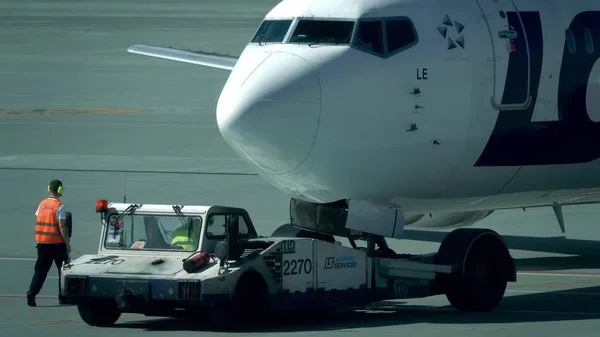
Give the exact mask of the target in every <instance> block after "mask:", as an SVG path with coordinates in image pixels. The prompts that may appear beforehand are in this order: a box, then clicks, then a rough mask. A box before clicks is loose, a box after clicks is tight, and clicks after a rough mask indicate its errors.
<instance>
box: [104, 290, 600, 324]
mask: <svg viewBox="0 0 600 337" xmlns="http://www.w3.org/2000/svg"><path fill="white" fill-rule="evenodd" d="M592 295H595V296H592ZM596 296H600V286H599V287H587V288H579V289H572V290H568V291H551V292H545V293H533V294H524V295H513V296H511V294H510V293H507V296H506V297H505V298H504V299H503V301H502V303H501V304H500V306H499V307H498V308H497V309H496V310H495V311H492V312H487V313H463V312H459V311H457V310H455V309H453V308H452V307H451V306H449V305H448V306H444V307H429V306H416V305H407V304H406V302H399V301H386V302H380V303H378V304H376V305H374V306H373V310H372V311H366V310H344V311H336V312H329V313H325V314H323V313H319V314H311V315H306V314H302V315H299V314H293V313H287V314H281V313H279V314H268V315H267V316H268V317H269V318H268V320H267V321H266V322H260V323H257V324H253V325H252V326H248V327H245V328H243V329H239V330H235V331H230V332H239V333H247V332H263V333H267V332H274V333H275V332H295V331H315V332H316V331H335V330H343V329H360V328H376V327H387V326H389V327H391V326H402V325H409V324H422V323H432V324H453V325H456V324H493V323H531V322H556V321H567V320H571V321H572V320H589V319H600V309H598V307H597V304H596V300H597V298H596ZM444 300H445V297H444ZM114 328H115V329H118V328H129V329H139V330H143V331H214V330H213V329H212V328H211V327H210V325H209V324H208V323H206V322H203V320H202V318H201V317H193V318H192V319H173V318H156V319H152V320H144V321H126V322H122V323H119V322H117V323H116V325H115V326H114Z"/></svg>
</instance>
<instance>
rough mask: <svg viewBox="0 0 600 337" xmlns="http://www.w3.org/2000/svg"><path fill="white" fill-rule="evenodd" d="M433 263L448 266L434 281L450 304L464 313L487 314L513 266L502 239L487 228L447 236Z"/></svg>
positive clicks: (513, 277)
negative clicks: (450, 270)
mask: <svg viewBox="0 0 600 337" xmlns="http://www.w3.org/2000/svg"><path fill="white" fill-rule="evenodd" d="M436 263H439V264H445V265H452V266H453V268H455V270H453V272H452V273H451V274H439V275H438V278H437V281H438V284H439V286H440V287H441V289H442V293H444V294H446V297H447V298H448V301H450V304H452V306H453V307H454V308H456V309H458V310H461V311H467V312H474V311H475V312H483V311H490V310H492V309H494V308H496V307H497V306H498V304H500V301H502V298H503V296H504V292H505V291H506V286H507V283H508V282H512V281H516V267H515V263H514V260H513V258H512V257H511V256H510V253H509V251H508V248H507V247H506V245H505V243H504V241H503V240H502V238H501V237H500V236H499V235H498V234H497V233H496V232H494V231H492V230H489V229H476V228H461V229H457V230H454V231H452V232H451V233H449V234H448V235H447V236H446V238H445V239H444V241H443V242H442V245H441V246H440V249H439V250H438V253H437V256H436Z"/></svg>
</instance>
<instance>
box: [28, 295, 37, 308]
mask: <svg viewBox="0 0 600 337" xmlns="http://www.w3.org/2000/svg"><path fill="white" fill-rule="evenodd" d="M27 305H28V306H30V307H35V306H36V305H37V304H36V303H35V296H34V295H31V294H30V293H27Z"/></svg>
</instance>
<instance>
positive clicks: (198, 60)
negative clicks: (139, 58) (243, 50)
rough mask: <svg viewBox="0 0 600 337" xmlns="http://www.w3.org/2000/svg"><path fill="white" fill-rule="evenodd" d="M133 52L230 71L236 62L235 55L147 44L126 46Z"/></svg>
mask: <svg viewBox="0 0 600 337" xmlns="http://www.w3.org/2000/svg"><path fill="white" fill-rule="evenodd" d="M127 51H128V52H130V53H133V54H140V55H146V56H152V57H157V58H162V59H167V60H172V61H178V62H186V63H192V64H197V65H201V66H205V67H211V68H217V69H223V70H229V71H231V70H232V69H233V67H234V66H235V63H236V62H237V57H234V56H231V55H219V54H215V53H206V52H196V51H187V50H180V49H173V48H165V47H157V46H147V45H142V44H137V45H134V46H131V47H129V48H127Z"/></svg>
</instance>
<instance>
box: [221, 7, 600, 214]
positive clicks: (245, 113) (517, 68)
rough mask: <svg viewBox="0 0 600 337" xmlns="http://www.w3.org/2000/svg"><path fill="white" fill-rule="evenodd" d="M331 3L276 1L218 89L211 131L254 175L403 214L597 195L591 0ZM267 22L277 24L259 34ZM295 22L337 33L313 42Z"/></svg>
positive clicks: (599, 126)
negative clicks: (324, 25) (362, 41)
mask: <svg viewBox="0 0 600 337" xmlns="http://www.w3.org/2000/svg"><path fill="white" fill-rule="evenodd" d="M334 3H335V4H333V3H327V2H323V1H308V2H302V4H301V3H300V2H299V1H284V2H282V3H280V4H279V5H278V6H277V7H275V8H274V9H273V10H272V11H271V12H270V13H269V14H268V15H267V16H266V17H265V22H263V26H261V28H259V31H258V32H257V36H255V38H254V40H253V42H251V43H250V44H249V45H248V46H247V47H246V49H245V50H244V52H243V53H242V55H241V56H240V58H239V60H238V61H237V64H236V66H235V68H234V69H233V71H232V73H231V76H230V78H229V80H228V82H227V84H226V85H225V88H224V90H223V92H222V95H221V97H220V99H219V104H218V108H217V120H218V122H219V127H220V129H221V132H222V134H223V137H224V138H225V139H226V140H227V141H228V142H229V143H230V144H231V146H232V147H233V148H234V149H235V150H236V151H237V153H238V154H240V156H241V157H243V158H245V159H247V160H248V162H249V163H252V164H253V165H255V166H256V167H257V168H258V169H259V171H260V173H261V175H262V176H263V177H264V178H265V179H266V180H268V181H269V182H271V183H272V184H273V185H275V186H277V187H278V188H280V189H282V190H283V191H285V192H287V193H289V194H290V195H292V196H293V197H295V198H298V199H301V200H306V201H310V202H318V203H326V202H333V201H336V200H340V199H360V200H369V201H371V202H374V203H380V204H389V205H392V206H394V207H401V208H402V209H404V210H405V212H408V213H428V212H436V211H442V212H444V211H464V210H481V209H498V208H511V207H529V206H536V205H549V204H552V202H561V203H582V202H587V201H590V202H595V201H599V200H600V192H599V193H596V191H600V161H599V160H598V158H599V157H600V123H599V121H600V104H598V103H600V97H599V96H600V89H599V88H600V87H599V83H600V62H598V59H599V58H600V26H599V25H598V24H597V22H600V3H599V2H594V1H568V2H564V1H532V0H531V1H530V0H521V1H519V0H515V1H510V0H498V1H484V0H462V1H458V2H457V1H452V2H449V1H447V0H431V1H400V0H396V1H392V0H388V1H379V2H378V5H377V4H375V5H373V4H368V2H366V1H364V4H363V1H337V2H334ZM270 20H279V21H285V20H288V21H290V24H289V26H288V28H289V29H286V30H283V31H282V30H281V29H280V30H279V31H277V30H276V29H272V30H271V31H268V30H264V31H262V33H261V29H263V28H265V27H264V25H265V24H266V23H267V22H268V21H270ZM307 20H312V22H313V23H315V22H319V21H334V22H338V23H340V25H339V27H337V28H335V29H339V31H338V32H342V31H343V29H344V27H342V25H343V24H344V23H345V24H346V25H351V34H352V36H351V39H350V40H348V43H343V42H339V41H341V40H339V41H337V42H335V43H336V44H332V43H326V42H323V41H321V42H320V43H314V44H311V42H310V41H309V40H310V37H311V35H310V34H312V31H311V28H310V26H309V24H308V23H306V24H305V26H306V27H304V28H305V32H307V33H306V34H305V35H302V34H300V35H299V34H295V29H299V27H300V26H298V25H299V24H303V22H306V21H307ZM377 22H379V23H380V25H381V26H382V27H386V29H385V30H381V28H379V31H378V32H379V34H380V37H382V38H383V39H382V40H381V42H383V43H381V45H380V46H378V45H377V43H371V45H370V48H371V49H365V47H362V46H361V45H359V38H360V37H362V36H363V35H361V34H363V33H364V32H369V31H370V32H371V34H372V36H371V37H372V38H373V39H374V40H373V41H375V40H376V37H374V36H375V35H373V34H375V33H373V32H375V31H377V30H374V29H376V28H377V27H376V26H377ZM411 26H412V27H413V28H412V29H413V31H412V33H413V34H414V38H412V40H411V35H410V34H411V31H408V30H407V29H409V28H407V27H411ZM281 27H284V28H285V26H280V27H279V28H281ZM275 28H277V27H275ZM317 28H318V27H315V31H316V30H317ZM332 29H334V28H332ZM335 29H334V30H335ZM401 29H404V33H403V34H402V31H401ZM334 30H332V31H334ZM269 32H271V33H272V34H271V35H270V36H271V37H273V36H275V38H273V39H271V40H269V39H268V38H269ZM258 33H260V34H262V35H261V36H262V39H261V38H257V37H260V36H259V35H260V34H258ZM275 33H278V34H279V35H273V34H275ZM336 34H337V35H336V36H343V33H336ZM364 34H366V35H365V36H367V38H368V34H367V33H364ZM306 36H308V38H309V39H308V40H307V39H304V40H302V38H306ZM315 36H316V33H315ZM276 37H280V39H279V40H277V39H276ZM386 38H387V39H386ZM330 41H333V40H330ZM373 41H372V42H373ZM394 48H395V49H394Z"/></svg>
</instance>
